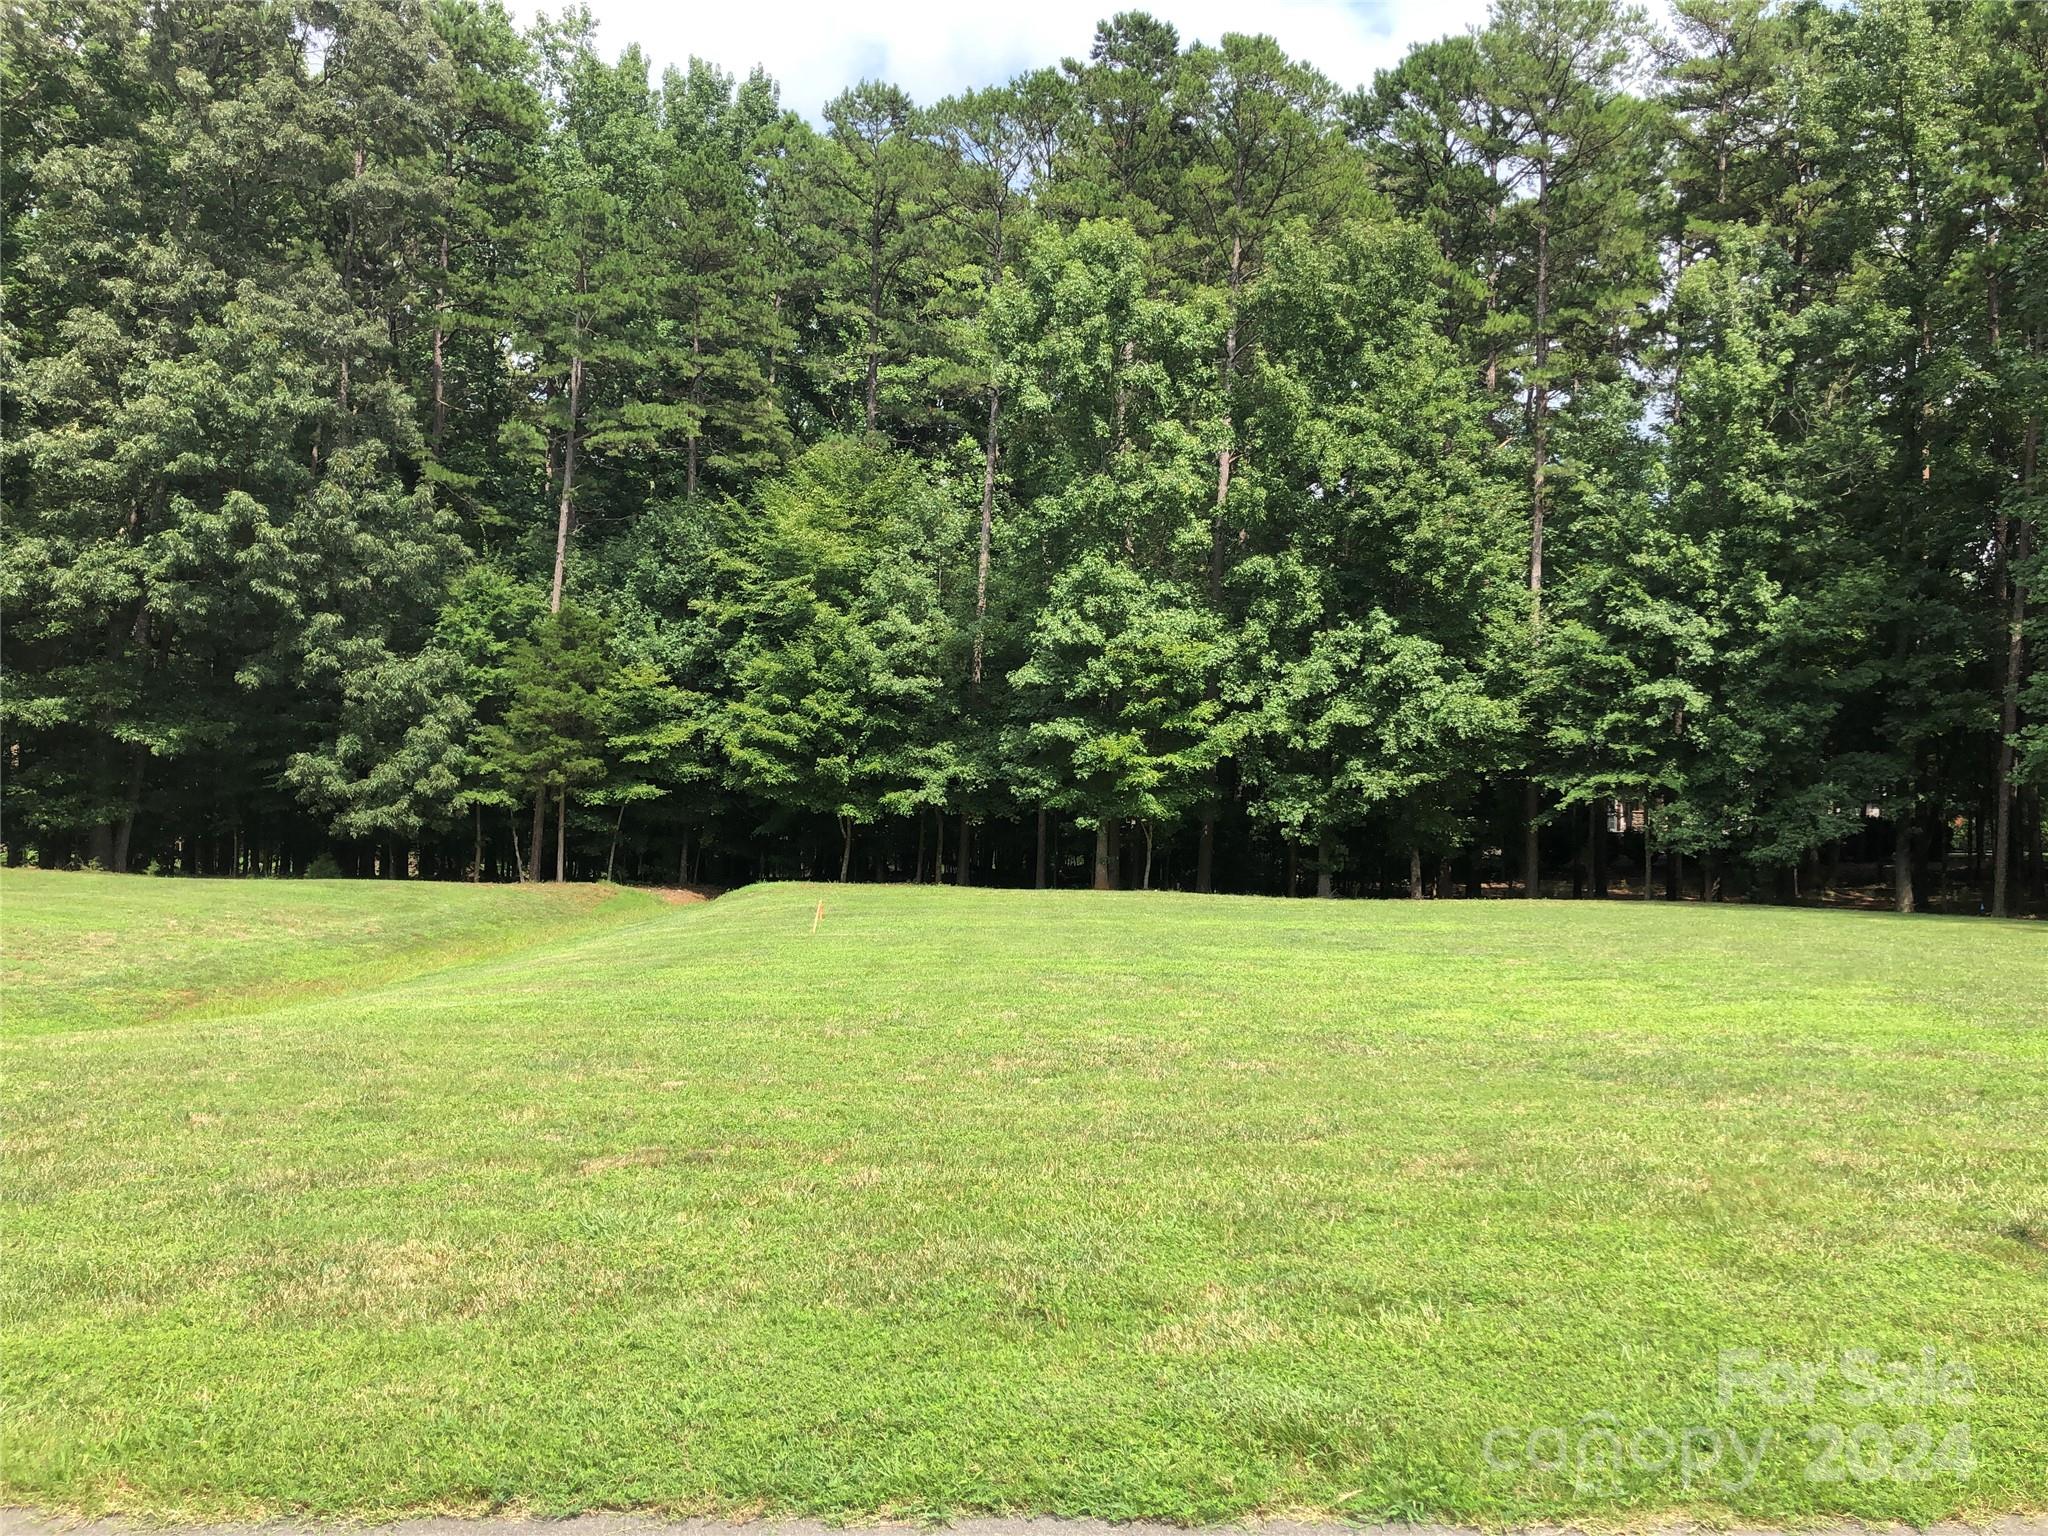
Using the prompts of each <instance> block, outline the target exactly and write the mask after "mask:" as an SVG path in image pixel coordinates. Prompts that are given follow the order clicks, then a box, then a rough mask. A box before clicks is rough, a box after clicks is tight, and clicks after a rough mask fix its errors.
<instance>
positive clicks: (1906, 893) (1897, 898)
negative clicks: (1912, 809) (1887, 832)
mask: <svg viewBox="0 0 2048 1536" xmlns="http://www.w3.org/2000/svg"><path fill="white" fill-rule="evenodd" d="M1919 842H1920V839H1919V829H1918V828H1917V827H1915V826H1914V825H1913V822H1912V818H1911V815H1910V814H1908V816H1907V818H1906V819H1905V820H1902V821H1901V822H1900V823H1899V833H1898V841H1897V842H1896V843H1894V844H1893V845H1892V904H1893V905H1894V906H1895V907H1896V908H1897V909H1898V910H1899V911H1901V912H1911V911H1912V910H1913V855H1914V852H1915V850H1916V849H1917V848H1918V847H1919Z"/></svg>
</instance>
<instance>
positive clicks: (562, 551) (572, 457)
mask: <svg viewBox="0 0 2048 1536" xmlns="http://www.w3.org/2000/svg"><path fill="white" fill-rule="evenodd" d="M582 394H583V358H582V356H581V355H580V354H579V355H577V356H574V357H571V358H570V359H569V435H568V437H567V439H566V440H565V441H564V442H563V444H562V500H561V505H560V508H559V510H558V511H557V513H556V517H555V579H554V581H553V583H552V584H551V585H550V586H549V587H548V612H550V613H560V612H561V611H562V574H563V571H564V570H565V569H566V567H567V565H568V561H569V519H570V517H571V516H572V515H573V513H574V508H575V501H574V497H575V494H576V411H577V407H578V405H579V403H580V402H581V399H582Z"/></svg>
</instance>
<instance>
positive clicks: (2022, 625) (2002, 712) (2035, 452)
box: [1991, 414, 2041, 917]
mask: <svg viewBox="0 0 2048 1536" xmlns="http://www.w3.org/2000/svg"><path fill="white" fill-rule="evenodd" d="M2040 434H2041V418H2040V416H2039V415H2038V414H2037V415H2034V416H2030V417H2029V418H2028V419H2027V435H2026V446H2025V448H2024V449H2023V450H2022V473H2021V483H2022V484H2023V485H2024V486H2025V487H2026V489H2027V493H2028V495H2029V496H2030V497H2031V495H2032V493H2033V486H2034V475H2035V470H2036V460H2037V458H2038V456H2039V453H2040ZM2009 537H2011V538H2012V540H2013V542H2014V545H2015V546H2016V549H2017V553H2018V562H2024V561H2025V560H2027V559H2028V557H2029V556H2030V555H2031V553H2032V549H2031V547H2030V545H2031V527H2030V524H2029V523H2028V522H2027V520H2026V519H2025V518H2024V517H2022V518H2020V519H2018V527H2017V528H2016V529H2014V530H2013V531H2012V533H2011V534H2010V535H2009ZM2018 562H2015V561H2012V560H2008V561H2007V562H2006V563H2007V568H2008V570H2009V571H2010V570H2011V567H2012V566H2013V565H2014V564H2015V563H2018ZM2009 581H2010V584H2011V588H2012V590H2011V593H2010V596H2009V598H2008V602H2009V603H2010V615H2011V616H2010V618H2009V620H2008V622H2007V624H2006V632H2005V681H2004V686H2003V689H2002V691H2001V693H2000V697H1999V717H1998V723H1999V741H1998V791H1997V793H1998V812H1997V815H1996V817H1995V818H1994V830H1993V831H1992V834H1991V837H1992V853H1991V915H1992V916H1993V917H2005V916H2006V915H2008V913H2009V912H2010V911H2011V905H2010V903H2011V895H2010V892H2011V890H2012V884H2013V880H2012V859H2013V853H2014V851H2015V844H2016V842H2017V839H2016V837H2015V836H2014V832H2015V828H2014V827H2013V816H2012V803H2013V782H2012V775H2013V758H2014V751H2013V741H2014V739H2015V738H2016V737H2017V735H2018V733H2019V725H2020V679H2021V677H2022V676H2023V675H2024V673H2025V670H2026V623H2027V588H2026V583H2025V582H2024V581H2022V580H2021V579H2020V577H2019V575H2018V573H2017V572H2013V573H2012V574H2011V575H2010V576H2009Z"/></svg>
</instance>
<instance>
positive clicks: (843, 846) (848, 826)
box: [839, 816, 853, 885]
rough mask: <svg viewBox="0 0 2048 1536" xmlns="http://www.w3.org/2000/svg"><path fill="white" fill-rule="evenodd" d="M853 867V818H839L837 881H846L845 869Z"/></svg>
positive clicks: (841, 882) (842, 883)
mask: <svg viewBox="0 0 2048 1536" xmlns="http://www.w3.org/2000/svg"><path fill="white" fill-rule="evenodd" d="M852 868H853V818H852V817H851V816H842V817H840V818H839V883H840V884H841V885H844V884H845V883H846V874H847V871H848V870H850V869H852Z"/></svg>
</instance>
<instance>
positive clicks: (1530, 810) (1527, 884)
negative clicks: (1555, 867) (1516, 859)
mask: <svg viewBox="0 0 2048 1536" xmlns="http://www.w3.org/2000/svg"><path fill="white" fill-rule="evenodd" d="M1536 813H1537V798H1536V781H1535V780H1534V779H1531V780H1530V781H1529V782H1528V783H1527V784H1525V785H1524V786H1523V787H1522V894H1523V895H1524V896H1526V897H1534V896H1535V895H1536V892H1537V887H1538V886H1539V884H1540V883H1541V881H1542V876H1543V870H1542V865H1541V857H1542V856H1541V851H1540V839H1539V837H1538V831H1537V826H1536Z"/></svg>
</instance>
